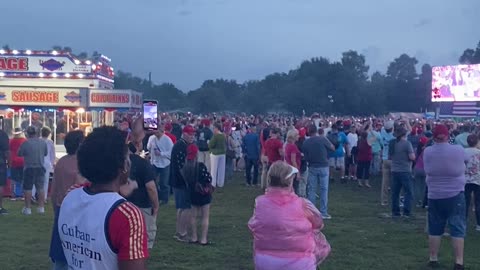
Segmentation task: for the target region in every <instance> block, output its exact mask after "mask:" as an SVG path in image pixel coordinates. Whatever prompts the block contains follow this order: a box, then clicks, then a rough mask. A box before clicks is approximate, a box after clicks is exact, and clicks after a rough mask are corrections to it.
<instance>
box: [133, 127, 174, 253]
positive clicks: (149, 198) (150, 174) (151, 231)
mask: <svg viewBox="0 0 480 270" xmlns="http://www.w3.org/2000/svg"><path fill="white" fill-rule="evenodd" d="M142 136H144V135H142V134H139V138H135V140H134V141H139V142H141V141H142V140H143V137H142ZM128 149H129V151H130V162H131V167H130V179H132V180H135V181H136V182H137V184H138V188H137V189H135V190H134V191H133V192H132V193H131V194H130V196H128V197H127V198H126V199H127V200H128V201H129V202H132V203H133V204H134V205H136V206H137V207H138V208H139V209H140V210H141V212H142V215H143V217H144V219H145V225H146V228H147V237H148V239H147V247H148V248H149V249H152V248H153V244H154V242H155V236H156V234H157V214H158V209H159V202H158V193H157V185H156V184H155V172H154V169H153V166H152V165H150V164H149V162H148V161H147V160H146V159H144V158H142V157H141V155H140V153H141V151H142V146H141V144H135V143H132V142H131V143H130V144H129V145H128ZM167 181H168V180H167Z"/></svg>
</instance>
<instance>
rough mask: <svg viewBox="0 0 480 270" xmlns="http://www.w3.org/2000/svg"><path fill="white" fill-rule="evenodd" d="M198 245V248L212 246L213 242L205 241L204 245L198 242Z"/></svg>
mask: <svg viewBox="0 0 480 270" xmlns="http://www.w3.org/2000/svg"><path fill="white" fill-rule="evenodd" d="M198 244H199V245H200V246H212V245H213V244H214V243H213V242H210V241H207V242H206V243H200V242H198Z"/></svg>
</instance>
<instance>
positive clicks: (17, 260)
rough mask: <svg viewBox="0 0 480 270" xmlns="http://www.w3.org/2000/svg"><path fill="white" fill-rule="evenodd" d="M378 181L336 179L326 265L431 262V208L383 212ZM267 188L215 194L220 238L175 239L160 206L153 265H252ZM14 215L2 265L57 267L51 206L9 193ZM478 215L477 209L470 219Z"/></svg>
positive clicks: (233, 184) (449, 258) (475, 249)
mask: <svg viewBox="0 0 480 270" xmlns="http://www.w3.org/2000/svg"><path fill="white" fill-rule="evenodd" d="M373 185H374V188H372V189H371V190H367V189H365V188H362V189H361V188H358V187H357V186H356V185H354V184H353V183H348V184H340V183H333V184H332V185H331V187H330V214H331V215H332V216H333V219H332V220H329V221H326V228H325V230H324V233H325V235H326V237H327V239H328V241H329V242H330V244H331V245H332V254H331V255H330V257H329V258H328V259H327V260H326V261H325V262H324V263H323V264H322V265H321V267H320V268H321V269H326V270H328V269H341V270H347V269H348V270H350V269H352V270H353V269H362V270H363V269H388V270H394V269H399V270H404V269H426V267H425V264H426V262H427V260H428V245H427V236H426V234H425V233H424V228H425V211H424V210H421V209H416V212H415V214H416V218H414V219H412V220H404V219H399V220H392V219H385V218H380V217H379V216H380V215H381V214H382V213H388V212H389V211H388V210H389V209H388V208H385V207H382V206H380V205H379V189H378V187H379V182H378V181H373ZM259 194H260V190H258V189H254V188H247V187H245V186H243V177H242V176H241V175H240V174H238V175H236V176H235V179H234V180H233V181H229V182H227V184H226V187H225V188H224V189H223V190H222V191H220V192H217V193H215V194H214V202H213V203H212V208H211V218H210V240H211V241H213V242H214V243H215V245H214V246H206V247H203V246H197V245H191V244H183V243H178V242H175V241H174V239H173V238H172V236H173V234H174V232H175V225H174V224H175V209H174V206H173V201H171V202H170V204H169V205H168V206H163V207H161V209H160V214H159V217H158V233H157V242H156V245H155V248H154V249H153V251H151V257H150V259H149V263H148V265H149V269H167V270H168V269H171V270H173V269H175V270H182V269H202V270H203V269H205V270H208V269H235V270H237V269H238V270H243V269H244V270H247V269H253V263H252V237H251V235H250V233H249V231H248V228H247V225H246V224H247V222H248V219H249V218H250V216H251V214H252V208H253V203H254V198H255V197H256V196H258V195H259ZM4 202H5V208H7V209H8V210H10V214H9V215H8V216H0V270H10V269H12V270H13V269H15V270H17V269H18V270H22V269H25V270H27V269H28V270H32V269H50V268H49V267H50V261H49V258H48V248H49V244H50V232H51V226H52V211H51V209H50V207H49V208H48V210H49V211H48V213H47V214H46V215H45V216H39V215H35V214H33V215H32V216H28V217H26V216H22V215H21V214H20V210H21V208H22V202H10V201H9V200H8V199H6V200H5V201H4ZM471 218H473V216H471V217H470V219H471ZM472 227H473V222H471V221H470V222H469V231H468V236H467V238H466V244H465V263H466V266H467V269H474V270H475V269H480V233H479V232H475V231H474V230H473V229H472ZM448 240H449V239H448V237H447V238H445V239H444V241H443V244H442V252H441V256H440V262H441V264H442V266H443V268H442V269H452V268H453V255H452V249H451V247H450V242H449V241H448Z"/></svg>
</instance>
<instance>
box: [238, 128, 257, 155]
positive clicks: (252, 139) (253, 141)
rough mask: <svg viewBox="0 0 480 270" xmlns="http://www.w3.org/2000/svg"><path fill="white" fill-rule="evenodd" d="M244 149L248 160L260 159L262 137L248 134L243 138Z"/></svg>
mask: <svg viewBox="0 0 480 270" xmlns="http://www.w3.org/2000/svg"><path fill="white" fill-rule="evenodd" d="M242 141H243V143H242V149H243V153H245V154H246V155H247V158H248V159H259V158H260V137H259V136H258V134H256V133H251V132H249V133H247V135H245V137H243V140H242Z"/></svg>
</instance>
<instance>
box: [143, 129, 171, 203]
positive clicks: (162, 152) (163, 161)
mask: <svg viewBox="0 0 480 270" xmlns="http://www.w3.org/2000/svg"><path fill="white" fill-rule="evenodd" d="M147 149H148V151H149V152H150V162H151V164H152V165H153V166H154V169H155V172H156V182H157V185H158V189H157V190H158V197H159V200H160V201H161V203H162V204H168V197H169V194H170V187H169V185H168V182H169V180H170V160H171V155H172V149H173V142H172V140H171V139H170V138H169V137H168V136H167V135H165V131H164V127H163V126H159V128H158V130H157V131H156V132H155V134H154V135H152V136H150V138H149V139H148V143H147Z"/></svg>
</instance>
